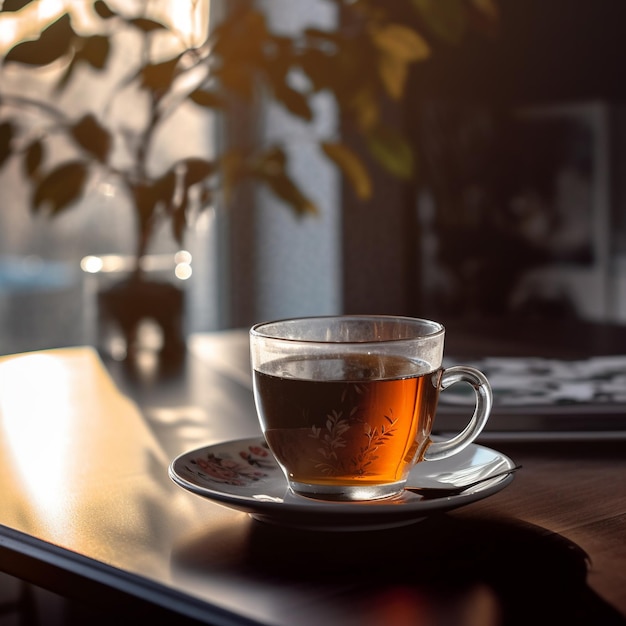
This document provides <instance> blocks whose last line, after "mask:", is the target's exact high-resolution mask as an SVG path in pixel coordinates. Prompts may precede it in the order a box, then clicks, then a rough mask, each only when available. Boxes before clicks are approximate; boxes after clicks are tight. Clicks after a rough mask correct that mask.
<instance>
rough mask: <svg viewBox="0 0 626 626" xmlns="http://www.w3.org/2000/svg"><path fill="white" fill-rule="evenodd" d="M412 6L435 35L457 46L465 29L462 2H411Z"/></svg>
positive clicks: (415, 0)
mask: <svg viewBox="0 0 626 626" xmlns="http://www.w3.org/2000/svg"><path fill="white" fill-rule="evenodd" d="M412 3H413V6H414V7H415V9H416V10H417V12H418V13H419V14H420V15H421V17H422V18H423V19H424V21H425V22H426V24H427V25H428V27H429V28H430V29H431V30H432V32H433V33H435V35H437V36H438V37H440V38H441V39H443V40H444V41H446V42H448V43H450V44H458V43H459V42H460V41H461V39H462V38H463V35H464V34H465V31H466V29H467V14H466V12H465V5H464V2H463V0H412Z"/></svg>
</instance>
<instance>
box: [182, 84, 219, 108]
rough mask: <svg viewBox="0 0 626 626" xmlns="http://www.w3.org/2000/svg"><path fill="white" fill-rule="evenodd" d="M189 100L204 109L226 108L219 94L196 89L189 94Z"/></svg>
mask: <svg viewBox="0 0 626 626" xmlns="http://www.w3.org/2000/svg"><path fill="white" fill-rule="evenodd" d="M189 99H190V100H191V101H192V102H195V103H196V104H197V105H198V106H201V107H204V108H206V109H223V108H225V106H226V102H225V101H224V98H222V97H221V96H220V95H219V94H216V93H214V92H212V91H206V90H204V89H196V90H195V91H192V92H191V93H190V94H189Z"/></svg>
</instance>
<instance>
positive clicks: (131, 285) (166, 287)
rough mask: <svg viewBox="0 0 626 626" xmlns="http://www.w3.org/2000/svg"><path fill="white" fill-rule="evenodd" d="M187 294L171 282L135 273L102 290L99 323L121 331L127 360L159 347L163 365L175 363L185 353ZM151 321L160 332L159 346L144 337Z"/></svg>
mask: <svg viewBox="0 0 626 626" xmlns="http://www.w3.org/2000/svg"><path fill="white" fill-rule="evenodd" d="M184 296H185V294H184V292H183V290H182V289H180V288H179V287H176V286H175V285H173V284H172V283H171V282H167V281H160V280H154V279H148V278H145V277H143V278H142V277H138V276H136V275H132V276H130V277H128V278H124V279H122V280H119V281H118V282H115V283H113V284H111V285H110V286H108V287H106V288H104V289H102V290H101V291H99V293H98V296H97V304H98V324H99V325H100V326H105V327H106V326H110V325H113V326H114V327H116V328H117V330H118V331H119V332H120V333H121V336H122V338H123V340H124V342H125V344H126V360H128V361H130V362H133V361H136V360H137V358H138V357H139V356H140V354H141V352H142V351H145V350H155V349H156V350H157V351H158V353H159V359H160V361H161V363H162V364H163V365H174V364H177V363H179V362H180V361H181V359H182V357H183V355H184V353H185V334H184V310H185V297H184ZM150 321H151V322H153V323H154V324H155V325H156V328H157V329H158V330H159V331H160V339H161V340H160V345H159V344H158V343H155V342H154V341H147V342H146V341H145V338H144V337H143V336H142V325H143V324H145V323H146V322H150Z"/></svg>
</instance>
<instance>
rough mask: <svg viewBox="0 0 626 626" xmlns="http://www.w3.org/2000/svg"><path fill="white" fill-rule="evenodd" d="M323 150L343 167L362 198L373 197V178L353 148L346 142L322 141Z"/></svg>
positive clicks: (355, 190) (343, 170) (342, 169)
mask: <svg viewBox="0 0 626 626" xmlns="http://www.w3.org/2000/svg"><path fill="white" fill-rule="evenodd" d="M322 150H323V151H324V153H325V154H326V156H327V157H328V158H329V159H331V160H332V161H334V162H335V164H336V165H337V166H338V167H339V168H340V169H341V171H342V172H343V173H344V175H345V176H346V178H347V179H348V180H349V181H350V183H351V184H352V187H353V189H354V192H355V193H356V195H357V196H358V197H359V198H361V199H362V200H367V199H369V198H371V196H372V180H371V178H370V176H369V174H368V172H367V169H366V168H365V165H364V164H363V162H362V161H361V159H360V158H359V157H358V155H357V154H356V153H355V152H354V151H353V150H351V149H350V148H348V146H346V145H345V144H341V143H328V142H323V143H322Z"/></svg>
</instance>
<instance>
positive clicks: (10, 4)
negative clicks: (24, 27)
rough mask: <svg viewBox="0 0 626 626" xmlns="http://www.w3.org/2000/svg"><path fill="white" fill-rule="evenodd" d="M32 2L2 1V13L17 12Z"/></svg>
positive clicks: (24, 0) (20, 0) (31, 0)
mask: <svg viewBox="0 0 626 626" xmlns="http://www.w3.org/2000/svg"><path fill="white" fill-rule="evenodd" d="M32 2H35V0H4V2H3V3H2V11H11V12H12V11H19V10H20V9H22V8H24V7H25V6H26V5H28V4H31V3H32Z"/></svg>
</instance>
